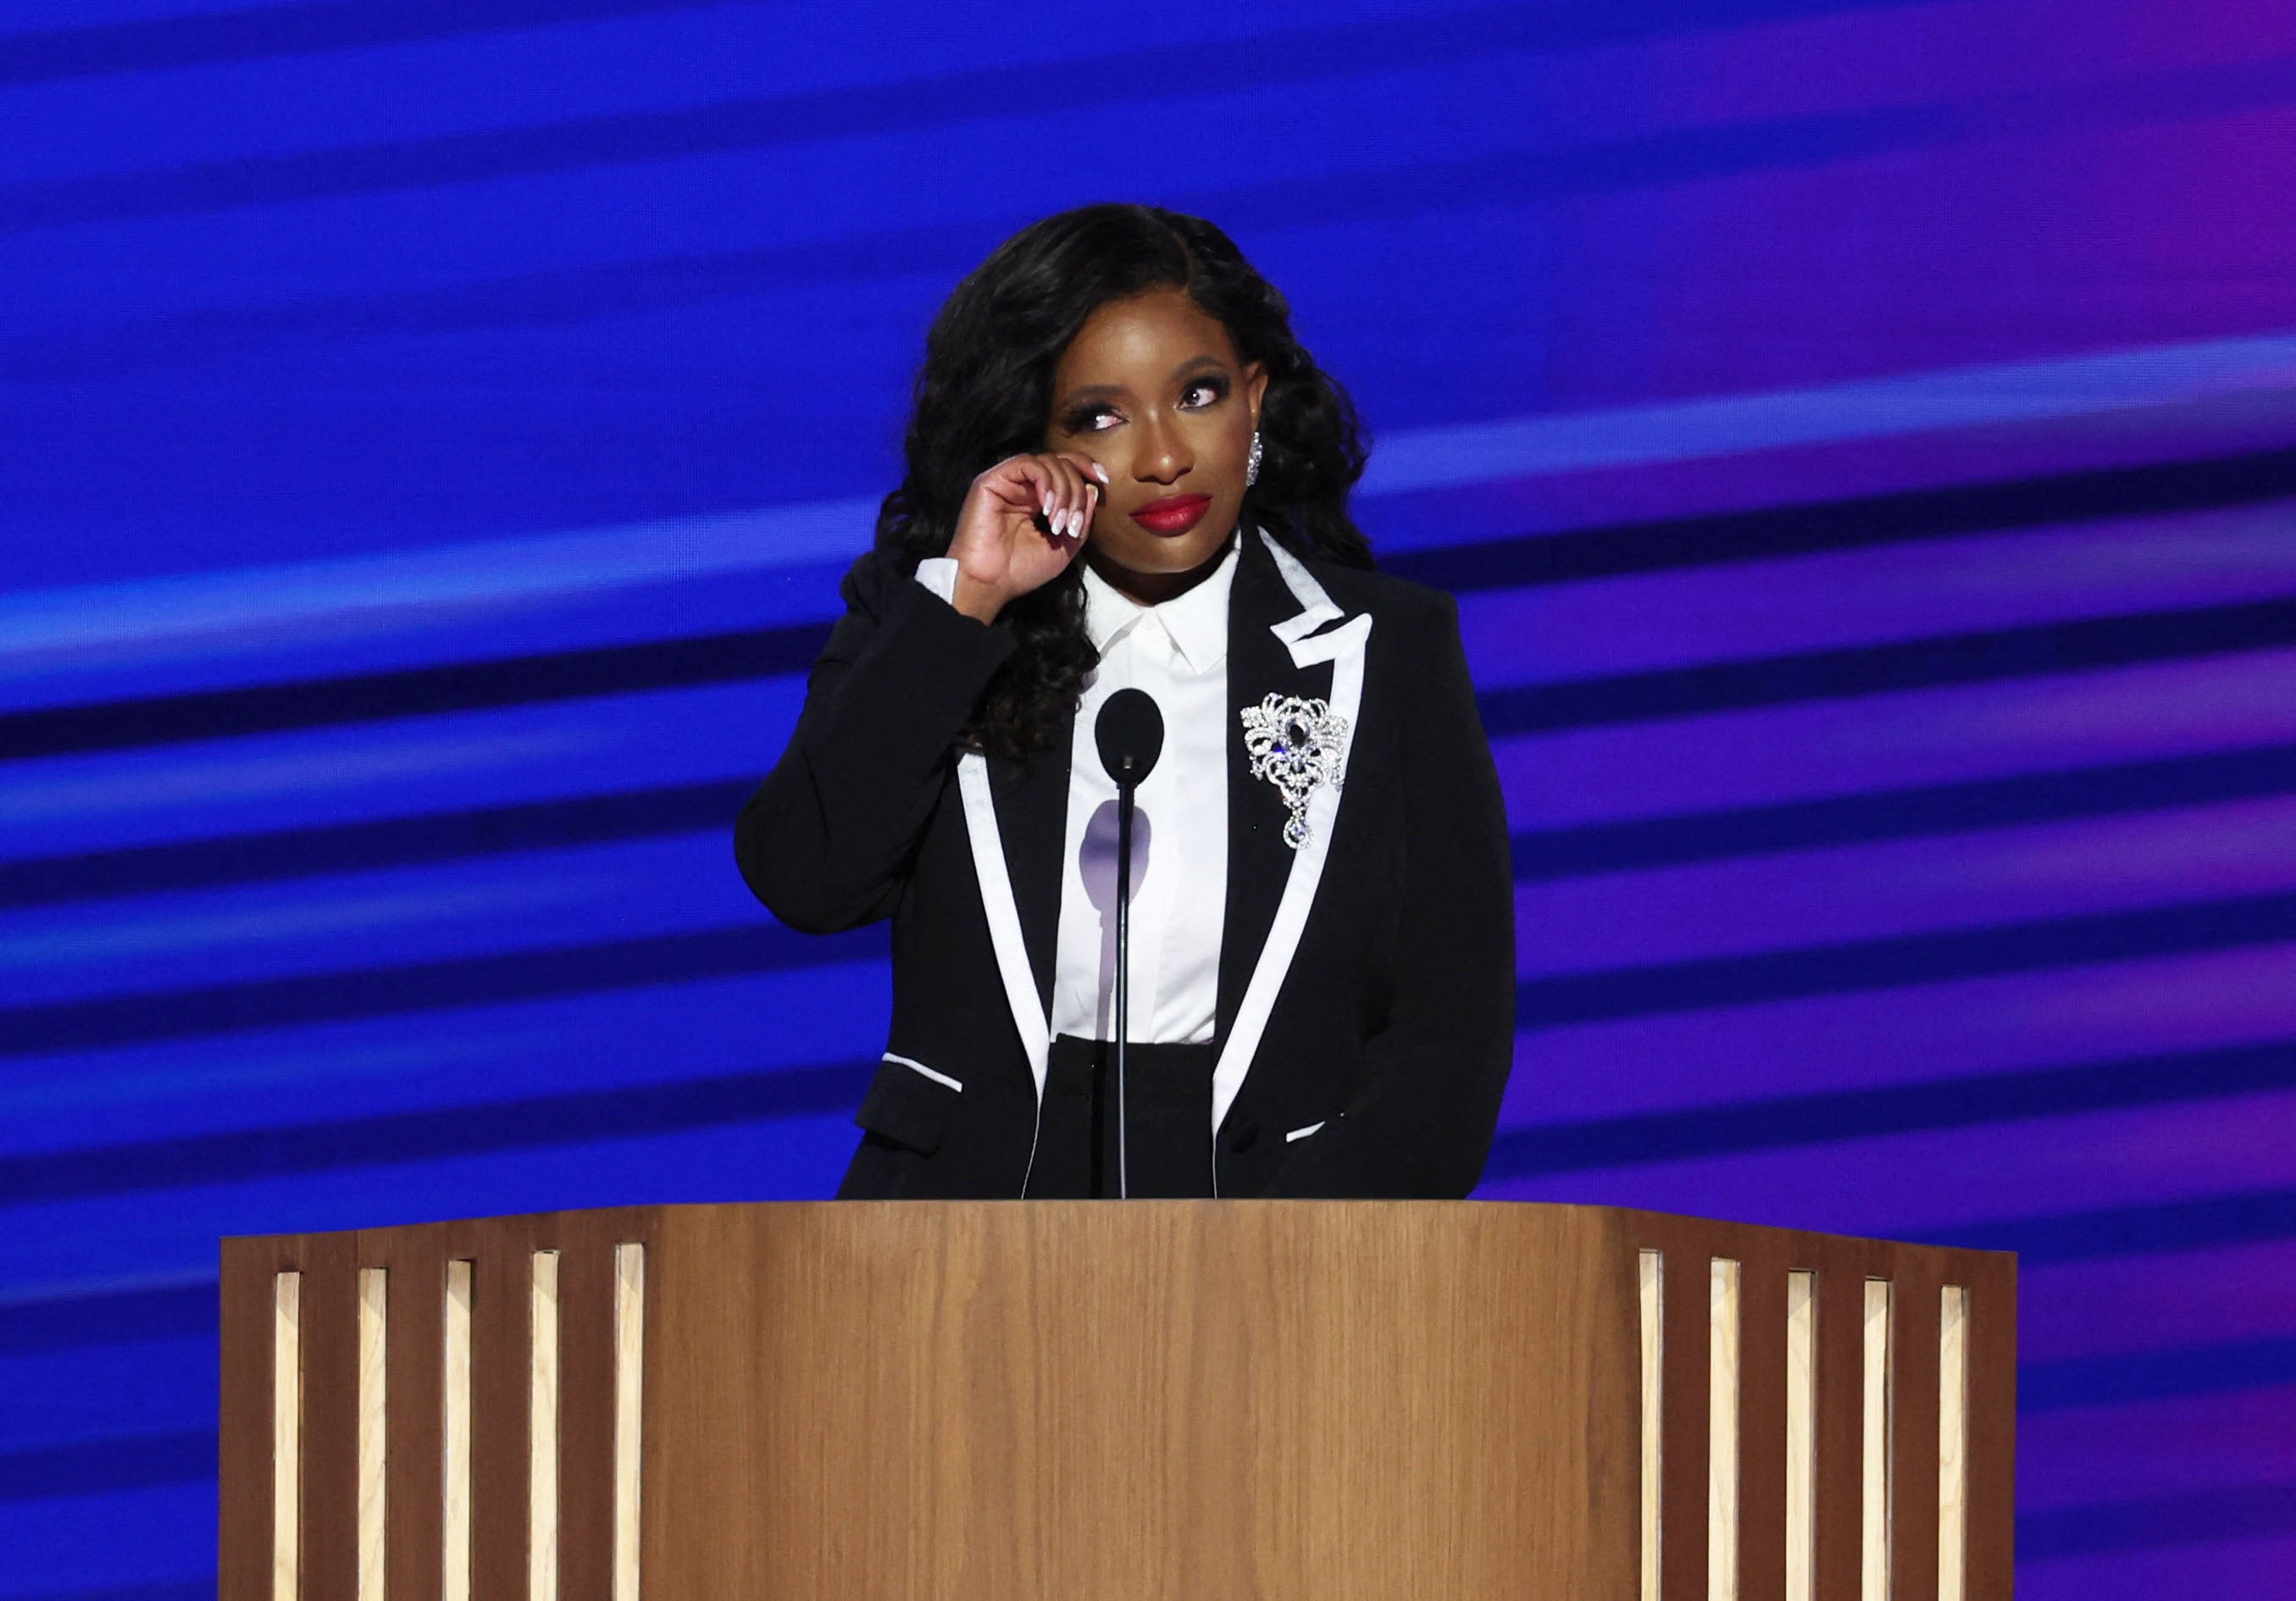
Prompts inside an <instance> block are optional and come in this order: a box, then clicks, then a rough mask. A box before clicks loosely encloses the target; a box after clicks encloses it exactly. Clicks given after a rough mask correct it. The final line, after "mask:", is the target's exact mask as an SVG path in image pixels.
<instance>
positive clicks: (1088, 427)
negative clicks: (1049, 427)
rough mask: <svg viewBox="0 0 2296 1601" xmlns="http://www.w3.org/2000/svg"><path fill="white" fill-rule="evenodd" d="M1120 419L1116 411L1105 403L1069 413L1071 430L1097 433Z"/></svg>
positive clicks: (1082, 432) (1080, 432)
mask: <svg viewBox="0 0 2296 1601" xmlns="http://www.w3.org/2000/svg"><path fill="white" fill-rule="evenodd" d="M1118 420H1119V419H1118V418H1117V415H1116V413H1115V412H1114V411H1112V410H1111V409H1110V408H1109V407H1107V406H1104V405H1096V406H1087V407H1084V408H1082V409H1081V410H1078V411H1075V412H1071V413H1069V432H1070V433H1072V434H1096V433H1099V432H1101V431H1103V429H1107V428H1108V427H1109V426H1110V425H1111V424H1112V423H1114V422H1116V421H1118Z"/></svg>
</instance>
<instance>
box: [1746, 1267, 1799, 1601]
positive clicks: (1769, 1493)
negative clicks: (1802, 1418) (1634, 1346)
mask: <svg viewBox="0 0 2296 1601" xmlns="http://www.w3.org/2000/svg"><path fill="white" fill-rule="evenodd" d="M1787 1260H1788V1259H1787V1256H1786V1254H1785V1253H1784V1251H1783V1250H1782V1249H1780V1248H1779V1247H1778V1246H1777V1245H1776V1243H1775V1242H1774V1241H1771V1240H1767V1239H1761V1240H1751V1239H1750V1240H1749V1241H1748V1242H1747V1243H1746V1245H1745V1246H1741V1247H1740V1251H1739V1276H1740V1285H1739V1303H1740V1305H1741V1307H1742V1308H1743V1324H1742V1327H1741V1329H1740V1332H1739V1348H1740V1357H1739V1371H1738V1460H1739V1473H1738V1593H1739V1594H1740V1595H1741V1596H1742V1597H1745V1601H1784V1597H1785V1583H1786V1580H1785V1571H1786V1547H1785V1533H1786V1530H1785V1522H1786V1262H1787Z"/></svg>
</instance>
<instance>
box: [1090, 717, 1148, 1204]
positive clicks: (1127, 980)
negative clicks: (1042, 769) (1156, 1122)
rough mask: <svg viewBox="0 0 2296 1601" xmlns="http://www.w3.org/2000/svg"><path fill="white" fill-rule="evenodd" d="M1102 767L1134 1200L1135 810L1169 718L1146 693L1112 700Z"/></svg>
mask: <svg viewBox="0 0 2296 1601" xmlns="http://www.w3.org/2000/svg"><path fill="white" fill-rule="evenodd" d="M1093 740H1094V743H1095V745H1097V746H1098V747H1099V749H1100V764H1101V767H1102V769H1103V771H1105V772H1107V774H1108V776H1109V777H1110V778H1111V779H1112V780H1115V783H1116V1019H1115V1022H1116V1194H1117V1197H1118V1198H1119V1199H1120V1200H1129V1199H1131V1198H1132V1142H1131V1140H1130V1139H1129V1138H1128V1130H1127V1129H1126V1127H1125V1105H1126V1097H1125V1083H1124V1065H1125V1064H1124V1056H1125V1048H1126V1047H1127V1046H1128V1044H1129V1043H1130V1039H1129V1036H1130V1034H1131V1033H1132V806H1133V801H1134V798H1135V796H1136V792H1137V791H1138V789H1139V788H1140V780H1143V779H1144V778H1146V777H1147V776H1148V774H1149V773H1150V772H1152V771H1153V770H1154V769H1155V766H1156V758H1157V756H1160V754H1162V752H1163V748H1164V714H1163V713H1162V712H1161V711H1160V710H1158V709H1157V706H1156V702H1155V699H1154V698H1153V697H1152V696H1151V695H1150V694H1149V693H1148V692H1147V691H1146V690H1140V689H1133V688H1126V689H1121V690H1117V691H1116V693H1114V694H1113V695H1111V696H1110V697H1109V698H1108V699H1107V701H1106V703H1105V704H1103V706H1102V707H1101V708H1100V716H1099V719H1098V720H1097V722H1096V723H1095V725H1094V728H1093Z"/></svg>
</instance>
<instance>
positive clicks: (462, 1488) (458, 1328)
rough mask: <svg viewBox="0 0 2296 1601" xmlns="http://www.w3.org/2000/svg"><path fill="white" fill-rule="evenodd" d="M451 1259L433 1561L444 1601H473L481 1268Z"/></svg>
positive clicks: (444, 1313) (464, 1259) (461, 1259)
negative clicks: (474, 1450)
mask: <svg viewBox="0 0 2296 1601" xmlns="http://www.w3.org/2000/svg"><path fill="white" fill-rule="evenodd" d="M450 1250H453V1253H454V1254H450V1255H448V1257H447V1264H446V1266H447V1272H446V1279H445V1286H444V1292H445V1298H444V1306H443V1308H442V1311H441V1319H442V1320H441V1325H440V1329H441V1344H442V1350H441V1353H440V1359H439V1360H440V1367H441V1370H442V1373H443V1376H444V1378H443V1383H444V1393H443V1400H442V1402H441V1405H442V1409H443V1413H444V1417H443V1421H442V1424H441V1441H440V1467H439V1471H440V1474H441V1477H442V1489H441V1495H442V1498H443V1505H442V1507H441V1509H440V1528H439V1550H438V1551H437V1552H436V1553H435V1554H434V1556H433V1557H432V1560H433V1561H434V1562H435V1563H436V1564H437V1565H438V1567H439V1589H440V1593H441V1594H442V1595H443V1596H444V1597H445V1601H471V1502H472V1499H473V1497H472V1493H471V1479H472V1467H471V1440H472V1435H473V1433H474V1431H475V1427H476V1422H477V1416H476V1415H477V1398H476V1395H475V1393H474V1391H473V1385H475V1383H476V1379H477V1351H476V1344H477V1341H476V1334H475V1329H476V1313H477V1307H478V1263H477V1262H473V1261H472V1260H471V1258H469V1257H468V1256H465V1255H463V1254H461V1251H460V1250H459V1249H454V1248H452V1247H450Z"/></svg>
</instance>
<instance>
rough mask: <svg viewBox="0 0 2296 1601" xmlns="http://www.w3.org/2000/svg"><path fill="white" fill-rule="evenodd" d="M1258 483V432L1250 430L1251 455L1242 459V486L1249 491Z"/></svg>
mask: <svg viewBox="0 0 2296 1601" xmlns="http://www.w3.org/2000/svg"><path fill="white" fill-rule="evenodd" d="M1258 482H1259V429H1252V430H1251V455H1249V456H1247V457H1246V458H1245V459H1244V463H1243V484H1244V487H1245V488H1247V489H1249V488H1250V487H1251V486H1252V485H1254V484H1257V483H1258Z"/></svg>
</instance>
